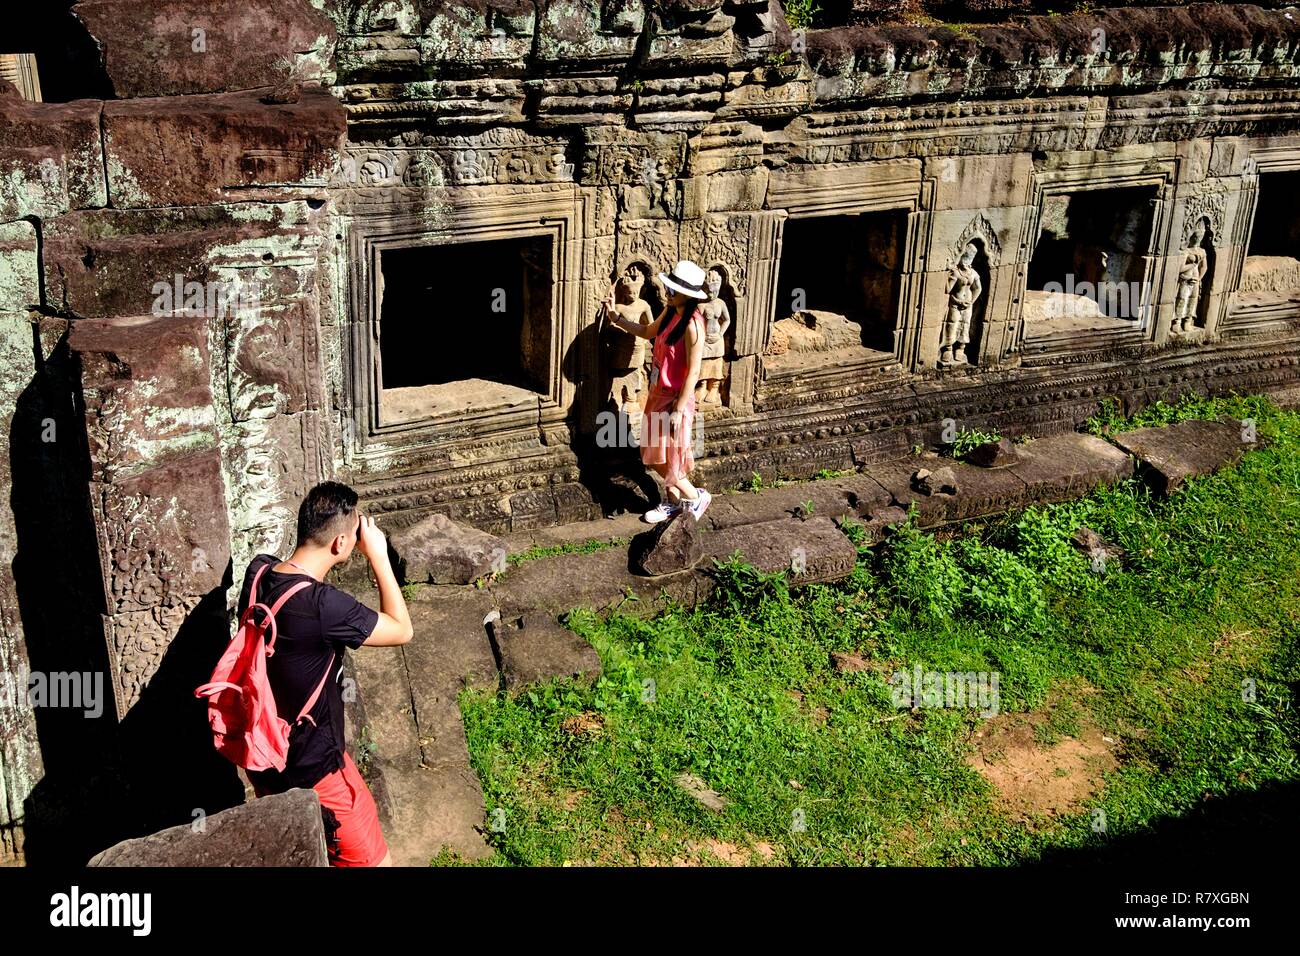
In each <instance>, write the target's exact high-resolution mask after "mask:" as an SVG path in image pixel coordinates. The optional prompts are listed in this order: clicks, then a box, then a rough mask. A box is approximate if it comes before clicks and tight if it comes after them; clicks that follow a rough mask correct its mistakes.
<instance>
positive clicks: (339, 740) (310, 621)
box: [239, 554, 379, 793]
mask: <svg viewBox="0 0 1300 956" xmlns="http://www.w3.org/2000/svg"><path fill="white" fill-rule="evenodd" d="M268 563H269V565H270V566H269V567H267V569H266V572H265V573H264V574H263V575H262V580H261V581H260V582H259V583H258V586H257V600H258V601H260V602H261V603H262V604H265V605H267V606H268V607H270V606H272V605H274V604H275V602H276V601H277V600H278V599H279V597H280V595H282V594H284V592H285V591H287V590H288V589H289V588H291V587H293V585H295V584H297V583H298V582H300V581H302V580H304V579H309V578H308V576H307V575H306V574H299V573H292V574H285V573H283V572H280V571H276V570H275V565H277V564H279V563H280V559H279V558H276V557H272V556H271V555H269V554H259V555H258V556H257V557H256V558H254V559H253V560H252V562H251V563H250V564H249V566H248V571H247V572H246V573H245V574H244V586H243V589H242V591H241V592H240V596H239V613H240V615H241V616H242V615H243V613H244V610H245V609H246V608H247V607H248V604H249V594H248V592H249V590H250V589H251V588H252V586H253V578H254V576H255V575H256V574H257V571H258V569H259V568H261V567H262V566H264V565H267V564H268ZM275 623H276V634H277V636H276V641H275V653H274V654H272V655H271V656H270V657H269V658H267V661H266V676H267V680H268V681H269V682H270V684H271V692H272V693H273V694H275V706H276V710H277V711H279V714H280V716H281V717H282V718H283V719H284V720H286V721H288V722H289V724H290V725H293V722H294V719H295V718H296V717H297V716H298V714H299V713H301V711H302V709H303V707H304V706H305V705H306V703H307V699H308V698H309V697H311V695H312V692H313V691H314V690H315V689H316V685H318V684H319V683H320V682H321V678H322V677H324V676H325V670H326V668H329V669H330V670H331V672H332V676H331V677H330V679H329V680H327V681H326V682H325V686H324V688H323V689H322V690H321V695H320V698H319V699H317V701H316V703H315V705H314V706H313V707H312V709H311V711H310V715H311V718H312V720H314V721H316V724H315V726H312V724H311V722H310V721H307V720H304V721H302V722H301V723H299V724H297V725H296V726H292V727H291V730H290V733H289V756H288V761H287V763H286V764H285V768H284V771H283V772H281V771H277V770H257V771H250V772H249V774H248V778H249V780H251V781H252V782H253V784H254V786H256V787H257V789H258V790H259V791H263V792H268V793H279V792H282V791H284V790H288V789H290V788H291V787H311V786H312V785H313V784H315V783H316V782H317V781H318V780H320V779H321V778H323V777H326V776H328V775H329V774H331V773H333V772H334V771H336V770H338V769H340V768H341V767H342V766H343V688H342V683H341V679H342V674H343V654H344V652H345V651H346V650H347V648H349V647H360V646H361V645H362V644H363V643H364V642H365V640H366V638H367V637H369V636H370V635H371V633H372V632H373V631H374V629H375V625H376V624H378V623H379V614H378V613H376V612H375V611H373V610H371V609H370V608H368V607H366V606H365V605H364V604H361V603H360V602H358V601H357V600H356V598H354V597H352V596H351V595H350V594H346V593H344V592H343V591H340V590H339V589H338V588H336V587H334V586H332V585H329V584H325V583H324V582H321V581H312V583H311V586H310V587H306V588H303V589H302V590H301V591H299V592H298V593H297V594H295V595H294V596H293V597H291V598H289V600H288V601H287V602H285V605H284V607H282V608H280V613H278V614H277V615H276V616H275ZM331 657H332V658H333V660H334V663H333V664H331V663H330V659H331Z"/></svg>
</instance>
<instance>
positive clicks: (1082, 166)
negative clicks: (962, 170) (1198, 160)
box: [1015, 154, 1178, 354]
mask: <svg viewBox="0 0 1300 956" xmlns="http://www.w3.org/2000/svg"><path fill="white" fill-rule="evenodd" d="M1099 173H1100V175H1099ZM1176 181H1177V160H1175V159H1165V160H1158V161H1155V162H1153V161H1152V159H1151V158H1150V157H1149V156H1137V157H1132V158H1129V157H1124V156H1110V157H1107V158H1105V159H1103V160H1101V161H1100V162H1098V161H1096V160H1095V154H1088V155H1087V156H1086V157H1084V158H1080V159H1076V160H1071V161H1068V162H1065V163H1063V164H1062V165H1061V166H1060V167H1058V168H1056V169H1045V170H1034V172H1033V174H1032V179H1031V182H1030V189H1029V201H1028V205H1029V208H1030V209H1031V210H1032V212H1031V214H1030V215H1028V216H1026V217H1025V232H1024V235H1023V237H1022V239H1021V245H1022V248H1023V249H1024V253H1023V256H1024V263H1023V265H1024V270H1023V273H1022V276H1023V281H1024V285H1023V286H1022V288H1021V289H1020V294H1019V296H1018V297H1017V302H1016V306H1015V308H1016V313H1015V328H1016V335H1015V351H1016V352H1018V353H1021V354H1023V353H1024V349H1025V345H1026V344H1027V342H1028V339H1027V337H1026V335H1025V313H1024V309H1025V298H1026V296H1025V293H1026V292H1027V291H1029V281H1028V280H1029V264H1030V263H1031V262H1032V261H1033V257H1034V249H1035V247H1036V245H1037V239H1038V228H1039V224H1040V223H1041V222H1042V218H1043V209H1044V206H1045V204H1046V200H1047V197H1048V196H1056V195H1061V194H1073V195H1077V194H1079V193H1083V192H1093V191H1099V190H1106V189H1128V188H1134V187H1137V188H1142V187H1152V186H1154V187H1155V200H1154V208H1153V210H1152V214H1151V236H1150V238H1149V240H1148V243H1147V251H1146V253H1145V254H1144V258H1145V259H1146V267H1145V268H1144V270H1143V275H1142V281H1143V282H1144V283H1145V284H1146V285H1147V287H1148V288H1150V289H1151V294H1152V301H1151V309H1152V317H1151V318H1150V320H1148V322H1147V325H1146V326H1145V327H1142V328H1138V329H1135V330H1132V331H1129V330H1122V331H1116V332H1114V333H1105V334H1106V336H1107V338H1108V339H1111V341H1113V343H1114V347H1123V346H1125V345H1135V346H1140V345H1151V344H1155V343H1157V342H1161V341H1163V340H1164V339H1166V338H1167V337H1168V335H1169V327H1170V324H1171V323H1172V321H1173V304H1174V300H1173V290H1172V288H1171V284H1172V283H1175V282H1176V281H1177V275H1178V270H1177V268H1174V269H1170V268H1169V260H1170V258H1171V256H1173V255H1175V253H1174V252H1171V251H1169V250H1170V245H1169V243H1170V235H1171V233H1172V230H1173V225H1174V222H1173V220H1174V215H1173V214H1174V200H1173V198H1172V197H1173V194H1174V184H1175V183H1176ZM1095 349H1096V345H1095V344H1092V343H1081V344H1080V345H1079V347H1078V348H1077V349H1073V348H1066V349H1064V350H1063V351H1064V352H1065V353H1066V354H1069V353H1070V352H1074V351H1078V352H1079V353H1089V352H1093V351H1095Z"/></svg>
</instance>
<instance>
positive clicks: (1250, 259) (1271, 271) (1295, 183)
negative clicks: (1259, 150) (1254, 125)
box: [1238, 170, 1300, 313]
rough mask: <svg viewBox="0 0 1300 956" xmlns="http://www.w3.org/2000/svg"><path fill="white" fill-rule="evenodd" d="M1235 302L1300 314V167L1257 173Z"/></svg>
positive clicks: (1249, 306) (1251, 306)
mask: <svg viewBox="0 0 1300 956" xmlns="http://www.w3.org/2000/svg"><path fill="white" fill-rule="evenodd" d="M1238 302H1239V304H1240V306H1242V307H1245V308H1248V309H1249V308H1261V307H1264V308H1267V307H1273V308H1277V307H1286V308H1288V309H1289V310H1290V309H1293V310H1294V311H1295V312H1297V313H1300V170H1294V171H1287V172H1266V173H1260V176H1259V199H1258V202H1257V205H1256V207H1255V225H1254V228H1253V229H1252V230H1251V233H1250V240H1249V242H1248V243H1247V245H1246V261H1245V264H1244V265H1243V266H1242V270H1241V285H1240V286H1239V288H1238Z"/></svg>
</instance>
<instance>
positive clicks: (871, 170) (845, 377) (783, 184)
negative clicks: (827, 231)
mask: <svg viewBox="0 0 1300 956" xmlns="http://www.w3.org/2000/svg"><path fill="white" fill-rule="evenodd" d="M845 179H848V180H849V181H848V182H845V181H844V180H845ZM854 180H856V181H854ZM927 198H928V197H927V184H926V182H925V180H924V178H923V177H922V169H921V162H920V161H919V160H913V159H901V160H878V161H875V162H872V163H861V164H857V163H855V164H836V165H808V166H800V167H795V168H793V169H786V170H782V171H774V172H773V173H772V176H771V181H770V183H769V186H768V195H767V202H766V207H767V208H768V209H770V210H773V211H774V212H776V213H777V214H778V218H777V219H776V221H775V222H774V227H775V228H774V230H773V232H774V236H773V240H774V242H773V244H774V248H773V253H772V260H771V261H772V265H771V270H770V275H769V276H768V277H767V278H768V281H767V283H766V288H764V289H763V290H762V293H763V297H764V301H763V302H762V303H761V304H758V303H756V305H755V308H754V312H753V314H754V315H756V316H759V317H761V319H762V326H761V327H762V342H761V345H760V347H759V356H760V360H759V363H758V365H759V370H758V374H759V377H760V379H766V378H768V377H769V375H770V373H769V372H768V370H767V369H766V367H764V365H763V363H762V360H761V353H762V349H763V348H765V347H766V345H767V343H768V341H769V340H770V336H771V330H772V326H773V324H775V322H776V321H777V316H776V310H777V302H776V291H777V288H778V286H779V283H780V279H781V254H782V251H783V246H784V241H785V223H786V221H787V220H789V219H815V218H821V217H825V216H842V215H851V214H870V213H878V212H901V213H904V214H906V222H905V224H904V229H903V249H902V253H901V255H900V258H899V287H898V302H897V303H896V307H895V314H894V330H893V332H894V351H893V363H897V364H899V365H901V366H902V367H903V368H905V369H915V368H916V366H917V363H918V362H919V361H920V338H921V336H920V330H921V317H920V311H921V308H922V302H923V301H924V280H925V275H924V270H925V265H924V261H925V252H926V250H927V249H928V247H929V244H930V242H929V238H930V236H929V232H930V223H929V221H928V218H929V217H928V216H927V215H926V213H925V209H926V205H927V203H926V199H927ZM909 318H911V319H912V321H909ZM881 366H882V363H881V361H880V360H879V359H874V358H871V357H868V356H863V358H862V359H861V360H859V361H854V362H848V363H843V364H836V365H834V366H827V367H826V368H824V369H821V370H818V371H813V372H809V371H807V370H805V371H803V372H800V373H796V374H795V375H791V376H790V377H801V378H803V379H804V380H805V381H808V382H810V383H811V382H812V381H817V382H821V381H822V380H826V381H825V384H827V385H829V386H832V387H833V386H834V385H835V384H837V383H838V382H839V381H849V380H860V376H861V373H862V372H863V371H866V370H869V369H874V368H879V367H881ZM785 377H786V376H783V375H779V374H778V375H777V376H775V377H774V378H775V379H776V380H781V379H783V378H785Z"/></svg>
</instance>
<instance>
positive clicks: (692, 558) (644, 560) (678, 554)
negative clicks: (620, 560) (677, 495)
mask: <svg viewBox="0 0 1300 956" xmlns="http://www.w3.org/2000/svg"><path fill="white" fill-rule="evenodd" d="M703 557H704V546H703V545H702V544H701V543H700V530H699V522H697V521H696V520H695V518H694V516H692V515H691V514H689V513H688V512H686V511H680V512H678V513H677V514H675V515H673V517H671V518H669V519H668V520H667V521H664V522H661V523H660V524H658V525H656V526H655V527H654V528H652V529H650V530H649V531H645V532H642V533H641V534H639V535H637V536H636V537H635V538H633V539H632V546H631V548H630V549H629V558H630V561H631V566H632V569H633V570H634V571H636V572H637V573H639V574H645V575H648V576H650V577H656V576H658V575H660V574H671V573H672V572H674V571H686V570H689V569H690V568H693V567H695V565H697V564H699V563H700V559H701V558H703Z"/></svg>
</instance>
